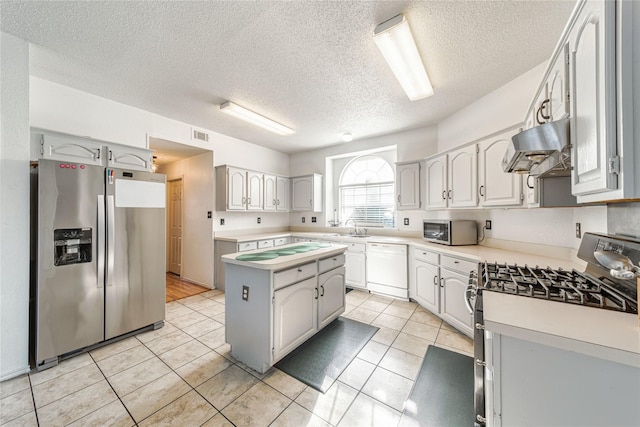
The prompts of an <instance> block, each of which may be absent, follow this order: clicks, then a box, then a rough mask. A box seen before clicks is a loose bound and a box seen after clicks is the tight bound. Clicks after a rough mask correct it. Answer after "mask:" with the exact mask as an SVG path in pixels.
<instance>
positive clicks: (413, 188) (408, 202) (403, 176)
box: [396, 163, 420, 211]
mask: <svg viewBox="0 0 640 427" xmlns="http://www.w3.org/2000/svg"><path fill="white" fill-rule="evenodd" d="M396 193H397V194H396V207H397V209H398V210H399V211H401V210H407V209H420V163H410V164H406V165H397V166H396Z"/></svg>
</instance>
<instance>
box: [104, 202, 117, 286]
mask: <svg viewBox="0 0 640 427" xmlns="http://www.w3.org/2000/svg"><path fill="white" fill-rule="evenodd" d="M114 216H115V206H114V200H113V196H107V277H106V279H107V286H112V285H113V283H111V277H113V269H114V265H115V250H114V249H115V239H116V230H115V218H114Z"/></svg>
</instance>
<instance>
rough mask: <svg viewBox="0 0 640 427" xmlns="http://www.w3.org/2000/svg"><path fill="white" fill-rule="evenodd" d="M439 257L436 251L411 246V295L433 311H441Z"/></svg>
mask: <svg viewBox="0 0 640 427" xmlns="http://www.w3.org/2000/svg"><path fill="white" fill-rule="evenodd" d="M439 258H440V256H439V255H438V254H437V253H435V252H431V251H426V250H421V249H417V248H411V260H410V264H411V268H410V272H409V282H410V284H411V290H410V291H411V297H412V298H413V299H414V300H416V302H417V303H418V304H420V305H421V306H423V307H424V308H426V309H428V310H430V311H432V312H433V313H440V267H439V266H438V262H439Z"/></svg>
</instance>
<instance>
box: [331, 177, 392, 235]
mask: <svg viewBox="0 0 640 427" xmlns="http://www.w3.org/2000/svg"><path fill="white" fill-rule="evenodd" d="M394 187H395V185H394V183H393V182H376V183H372V184H354V185H342V186H340V187H339V189H340V218H351V219H353V220H354V221H356V223H357V224H358V226H362V227H376V226H378V227H381V226H383V225H385V223H386V225H393V218H394V217H393V211H394V208H395V200H394V193H395V188H394Z"/></svg>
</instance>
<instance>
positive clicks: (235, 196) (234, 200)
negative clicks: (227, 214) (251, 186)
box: [227, 168, 247, 211]
mask: <svg viewBox="0 0 640 427" xmlns="http://www.w3.org/2000/svg"><path fill="white" fill-rule="evenodd" d="M246 181H247V171H245V170H243V169H236V168H227V210H230V211H244V210H246V209H247V207H246V206H247V193H246V191H247V186H246Z"/></svg>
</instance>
